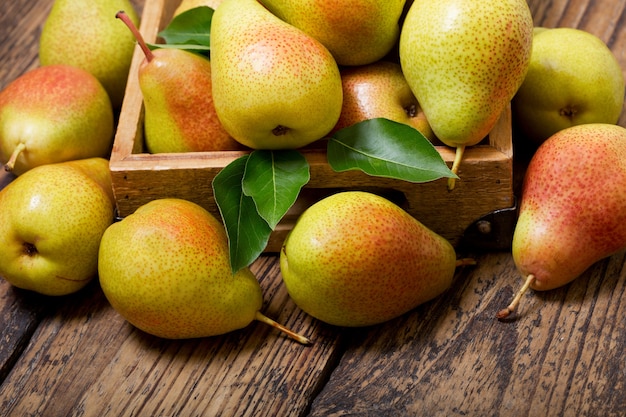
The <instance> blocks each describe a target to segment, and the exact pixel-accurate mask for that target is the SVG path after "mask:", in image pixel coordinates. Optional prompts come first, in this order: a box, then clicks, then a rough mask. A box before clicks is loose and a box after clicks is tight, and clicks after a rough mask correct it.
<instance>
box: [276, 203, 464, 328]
mask: <svg viewBox="0 0 626 417" xmlns="http://www.w3.org/2000/svg"><path fill="white" fill-rule="evenodd" d="M456 267H457V259H456V253H455V250H454V248H453V247H452V245H451V244H450V242H448V241H447V240H446V239H444V238H443V237H441V236H439V235H438V234H436V233H434V232H433V231H431V230H430V229H428V228H427V227H425V226H424V225H423V224H422V223H420V222H419V221H417V220H416V219H414V218H413V217H411V216H410V215H409V214H408V213H407V212H406V211H404V210H402V209H401V208H400V207H399V206H397V205H396V204H394V203H392V202H391V201H389V200H387V199H385V198H383V197H381V196H378V195H376V194H373V193H369V192H362V191H345V192H340V193H337V194H333V195H331V196H329V197H326V198H324V199H322V200H320V201H319V202H317V203H315V204H313V205H312V206H310V207H309V208H308V209H307V210H305V211H304V212H303V213H302V215H301V216H300V217H299V218H298V220H297V222H296V224H295V225H294V227H293V229H292V230H291V232H290V233H289V235H288V236H287V238H286V239H285V242H284V244H283V247H282V249H281V252H280V270H281V274H282V279H283V281H284V283H285V286H286V288H287V291H288V292H289V295H290V297H291V298H292V299H293V301H294V302H295V303H296V305H298V306H299V307H300V308H301V309H302V310H303V311H305V312H306V313H308V314H310V315H311V316H313V317H315V318H317V319H319V320H322V321H324V322H326V323H329V324H333V325H337V326H348V327H359V326H368V325H373V324H378V323H382V322H385V321H388V320H391V319H393V318H395V317H398V316H400V315H402V314H404V313H406V312H408V311H410V310H412V309H413V308H415V307H417V306H418V305H420V304H422V303H424V302H426V301H428V300H431V299H433V298H435V297H436V296H438V295H440V294H441V293H443V292H444V291H445V290H446V289H447V288H448V287H449V286H450V284H451V283H452V279H453V277H454V272H455V269H456Z"/></svg>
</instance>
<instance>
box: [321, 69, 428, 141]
mask: <svg viewBox="0 0 626 417" xmlns="http://www.w3.org/2000/svg"><path fill="white" fill-rule="evenodd" d="M341 82H342V85H343V106H342V108H341V115H340V116H339V120H338V121H337V124H336V125H335V127H334V128H333V131H336V130H339V129H342V128H344V127H348V126H352V125H353V124H355V123H358V122H361V121H363V120H368V119H373V118H377V117H384V118H386V119H389V120H393V121H396V122H398V123H404V124H407V125H409V126H411V127H414V128H415V129H417V130H418V131H419V132H420V133H421V134H422V135H424V136H425V137H426V138H428V139H429V140H431V141H432V140H434V139H435V136H434V134H433V130H432V129H431V128H430V125H429V124H428V120H426V116H425V115H424V112H423V111H422V108H421V107H420V105H419V103H418V102H417V99H416V98H415V95H413V92H412V91H411V88H410V87H409V84H408V83H407V82H406V79H405V78H404V75H403V74H402V68H401V67H400V64H398V63H395V62H391V61H377V62H374V63H372V64H367V65H359V66H357V67H345V68H343V69H342V70H341Z"/></svg>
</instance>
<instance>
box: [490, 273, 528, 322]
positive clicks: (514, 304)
mask: <svg viewBox="0 0 626 417" xmlns="http://www.w3.org/2000/svg"><path fill="white" fill-rule="evenodd" d="M534 281H535V276H534V275H533V274H528V276H527V277H526V281H524V285H522V288H520V289H519V291H518V292H517V294H516V295H515V297H514V298H513V301H511V304H509V305H508V307H506V308H503V309H502V310H500V311H498V314H496V317H497V318H499V319H505V318H507V317H508V316H509V315H510V314H511V313H513V312H514V311H515V310H516V309H517V306H518V305H519V303H520V300H521V299H522V296H523V295H524V294H525V293H526V291H528V288H530V285H531V284H532V283H533V282H534Z"/></svg>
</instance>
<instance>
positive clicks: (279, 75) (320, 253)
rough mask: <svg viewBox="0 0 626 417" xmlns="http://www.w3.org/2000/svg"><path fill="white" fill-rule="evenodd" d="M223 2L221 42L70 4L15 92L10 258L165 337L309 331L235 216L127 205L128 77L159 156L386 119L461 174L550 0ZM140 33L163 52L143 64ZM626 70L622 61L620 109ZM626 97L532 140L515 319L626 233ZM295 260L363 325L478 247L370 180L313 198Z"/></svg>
mask: <svg viewBox="0 0 626 417" xmlns="http://www.w3.org/2000/svg"><path fill="white" fill-rule="evenodd" d="M205 6H208V7H211V8H213V9H214V10H215V11H214V14H213V17H212V22H211V29H210V38H211V51H210V56H209V57H206V56H202V55H199V54H197V53H194V52H190V51H188V50H184V49H180V48H159V49H153V48H151V47H150V46H149V45H148V44H147V43H146V42H145V41H144V39H143V36H142V34H141V33H140V31H139V30H138V29H137V26H138V23H139V19H138V16H137V14H136V12H135V11H134V10H133V7H132V5H131V4H130V3H129V2H128V0H114V1H104V0H95V1H93V2H90V3H84V2H77V1H75V0H56V1H55V4H54V6H53V8H52V10H51V12H50V15H49V17H48V19H47V21H46V23H45V25H44V27H43V30H42V36H41V45H40V62H41V64H42V65H41V66H40V67H39V68H37V69H35V70H33V71H30V72H28V73H26V74H24V75H23V76H22V77H20V78H19V79H17V80H15V81H14V82H12V83H11V84H9V85H8V86H7V88H6V89H5V90H4V91H2V92H0V160H1V161H2V163H3V164H4V165H5V167H6V169H7V170H12V171H13V173H14V175H15V176H16V179H15V180H14V181H13V182H12V183H11V184H9V185H8V186H7V187H5V188H4V189H3V190H1V191H0V205H2V210H0V243H2V246H3V247H6V248H9V250H6V251H3V252H2V253H1V254H0V275H2V276H3V277H4V278H6V279H7V280H8V281H9V282H11V283H12V284H14V285H15V286H16V287H20V288H24V289H27V290H32V291H37V292H41V293H44V294H48V295H65V294H69V293H72V292H76V291H78V290H80V289H81V288H83V287H84V286H85V285H86V284H87V283H88V282H90V281H91V279H92V278H94V277H95V276H97V277H98V280H99V284H100V286H101V288H102V291H103V292H104V295H105V296H106V298H107V299H108V300H109V302H110V303H111V305H112V306H113V308H115V309H116V310H117V311H118V312H119V313H120V315H122V316H123V317H124V318H125V319H126V320H127V321H128V322H129V323H131V324H132V325H134V326H135V327H137V328H138V329H140V330H142V331H144V332H147V333H149V334H153V335H156V336H158V337H163V338H172V339H181V338H196V337H206V336H213V335H219V334H224V333H228V332H232V331H235V330H238V329H242V328H244V327H246V326H248V325H249V324H250V323H252V322H253V321H261V322H264V323H266V324H269V325H271V326H273V327H275V328H277V329H279V330H280V331H282V332H284V333H285V334H286V335H287V336H289V337H291V338H293V339H295V340H297V341H298V342H300V343H302V344H310V343H311V340H310V339H309V338H307V337H305V336H302V335H300V334H298V333H296V332H294V331H292V330H290V329H287V328H285V327H284V326H282V325H280V324H279V323H277V322H275V321H274V320H272V319H270V318H268V317H266V316H265V315H264V314H263V313H261V310H262V307H263V294H262V290H261V287H260V285H259V282H258V281H257V279H256V277H255V276H254V274H253V273H252V272H251V270H250V269H249V268H248V267H245V268H241V269H239V270H237V271H233V270H232V269H231V264H230V262H229V248H228V238H227V235H226V233H225V229H224V226H223V224H222V222H220V220H219V219H217V218H216V217H214V216H213V215H211V214H210V213H209V212H207V211H206V210H205V209H204V208H202V207H201V206H199V205H197V204H195V203H192V202H190V201H185V200H180V199H158V200H154V201H151V202H150V203H147V204H145V205H144V206H142V207H140V208H139V209H137V210H136V211H135V212H134V213H133V214H131V215H129V216H127V217H126V218H124V219H121V220H119V221H114V207H115V201H114V198H113V193H112V185H111V178H110V172H109V170H108V164H107V156H108V155H109V152H110V149H111V146H112V137H113V132H114V127H115V116H116V115H117V114H118V112H119V111H120V109H121V103H122V100H123V95H124V89H125V85H126V80H127V79H128V77H129V76H131V77H134V76H137V77H138V79H139V84H140V87H141V91H142V94H143V102H144V110H145V118H144V133H145V138H144V139H145V145H146V148H147V150H148V151H149V152H151V153H163V152H204V151H221V150H242V149H243V150H245V149H268V150H280V149H300V148H303V147H306V146H308V145H310V144H312V143H314V142H315V141H318V140H321V139H324V138H325V137H327V136H328V135H330V134H332V132H334V131H336V130H337V129H340V128H342V127H345V126H349V125H351V124H354V123H357V122H359V121H362V120H366V119H370V118H375V117H386V118H390V119H392V120H396V121H400V122H402V123H406V124H408V125H411V126H413V127H415V128H416V129H418V130H420V131H421V132H423V134H424V135H425V136H426V137H428V138H429V139H431V140H433V141H435V140H438V141H440V142H442V143H443V144H445V145H447V146H450V147H452V148H455V152H456V159H455V161H454V163H453V166H452V169H453V171H454V172H455V173H456V172H459V171H460V169H461V162H462V158H463V154H464V151H465V148H466V147H469V146H474V145H476V144H479V143H480V142H481V141H482V140H483V139H484V138H485V137H486V136H487V135H488V133H489V132H490V131H491V129H492V128H493V126H494V125H495V123H496V121H497V120H498V118H499V117H500V115H501V113H502V112H503V111H504V110H505V109H506V107H507V106H509V104H510V103H511V101H512V100H514V98H515V97H516V94H517V93H518V91H519V90H520V88H521V86H522V85H523V83H524V82H525V80H526V76H527V74H528V71H529V69H535V68H536V66H535V65H534V64H533V60H532V51H533V48H532V46H533V35H534V32H535V34H536V30H534V29H533V22H532V17H531V14H530V10H529V8H528V5H527V3H526V2H525V1H524V0H491V1H480V2H479V1H475V0H440V1H432V0H413V1H411V2H406V1H404V0H390V1H386V2H385V1H377V0H362V1H361V5H360V8H359V10H358V12H355V10H354V6H352V5H350V4H349V3H348V2H345V3H342V2H320V1H313V0H298V1H297V0H260V1H257V0H183V2H181V4H180V6H179V7H178V8H177V10H176V12H175V15H180V14H182V13H193V10H194V8H197V7H205ZM76 16H80V18H77V17H76ZM329 16H330V17H329ZM333 16H334V17H336V16H342V18H343V19H342V20H341V21H339V20H338V19H335V18H332V17H333ZM86 20H87V21H86ZM338 22H339V23H338ZM547 38H548V37H546V38H545V39H547ZM137 45H138V46H139V47H140V48H141V50H142V51H143V54H144V56H145V58H144V61H143V62H142V64H141V66H140V67H139V70H138V73H137V74H129V73H128V71H129V67H130V60H131V57H132V54H133V51H134V49H135V47H136V46H137ZM94 56H97V57H98V59H97V60H96V59H94V58H93V57H94ZM531 64H533V65H531ZM613 69H614V66H613ZM533 75H534V74H533ZM620 89H621V90H620ZM623 89H624V84H623V79H622V80H621V82H616V83H615V85H614V88H613V90H617V93H618V94H616V95H617V96H619V93H620V92H621V94H622V95H621V96H619V97H620V98H619V100H613V101H614V102H615V103H613V106H614V107H615V106H616V105H617V104H619V110H620V112H621V104H622V103H621V101H620V100H622V98H623ZM522 104H523V103H522ZM520 107H522V106H520ZM616 114H619V112H611V116H610V117H611V122H609V123H586V121H587V119H584V120H585V123H580V124H579V125H577V126H572V127H568V128H565V129H560V130H559V131H558V132H556V133H554V134H553V135H551V136H550V137H549V138H548V139H547V140H545V142H542V143H541V144H540V145H539V147H538V149H537V151H536V153H535V154H534V155H533V158H532V160H531V163H530V165H529V167H528V171H527V173H526V177H525V180H524V187H523V191H522V195H521V200H520V217H519V221H518V223H517V225H516V228H515V234H514V237H513V246H512V254H513V259H514V261H515V264H516V265H517V267H518V268H519V269H520V272H521V274H522V275H523V277H524V283H523V286H522V287H521V289H520V290H519V292H518V293H517V295H516V296H515V298H514V299H513V301H512V302H511V304H510V305H509V306H508V307H506V308H505V309H503V310H502V311H500V312H498V317H500V318H505V317H507V316H508V315H510V314H511V313H512V312H513V311H515V310H516V309H517V307H518V304H519V303H520V300H521V297H522V295H523V294H524V293H525V292H526V291H527V290H528V289H529V288H532V289H535V290H549V289H553V288H557V287H559V286H562V285H565V284H567V283H568V282H571V281H572V280H573V279H575V278H576V277H578V276H579V275H581V274H582V273H583V272H584V270H585V269H586V268H588V267H589V266H590V265H592V264H593V263H594V262H596V261H598V260H600V259H602V258H604V257H607V256H610V255H611V254H614V253H616V252H617V251H620V250H623V249H624V248H626V221H625V220H626V194H624V193H623V189H624V187H625V186H626V129H624V128H622V127H620V126H617V125H616V124H613V123H612V122H613V121H615V122H616V120H613V119H615V115H616ZM461 179H462V176H461ZM598 182H601V183H602V186H601V187H598V186H597V183H598ZM448 186H449V188H450V189H453V188H454V186H455V183H454V182H453V181H450V182H449V184H448ZM35 200H36V201H39V202H42V203H41V204H39V205H35V204H31V203H32V201H35ZM28 210H31V212H29V216H28V217H25V216H24V215H22V214H23V213H24V212H27V211H28ZM25 219H27V220H30V221H26V220H25ZM16 237H19V239H17V238H16ZM279 258H280V270H281V276H282V279H283V282H284V284H285V287H286V288H287V291H288V293H289V295H290V297H291V299H292V300H293V301H294V303H295V304H296V305H297V306H298V307H299V308H301V309H302V310H303V311H305V312H306V313H308V314H309V315H311V316H312V317H314V318H316V319H318V320H321V321H324V322H326V323H329V324H331V325H335V326H345V327H362V326H371V325H376V324H380V323H384V322H387V321H389V320H392V319H394V318H397V317H399V316H401V315H404V314H406V313H407V312H409V311H411V310H413V309H415V308H416V307H417V306H419V305H422V304H424V303H426V302H428V301H430V300H433V299H434V298H436V297H438V296H440V295H441V294H443V293H444V292H445V291H446V290H447V289H448V288H450V286H451V285H452V284H453V282H454V276H455V273H456V271H457V269H458V268H459V267H461V266H465V265H472V264H473V263H474V261H473V260H472V259H464V258H460V257H458V256H457V253H456V251H455V248H454V247H453V246H452V245H451V244H450V242H448V241H447V240H446V239H444V238H443V237H441V236H440V235H438V234H437V233H435V232H433V231H432V230H430V229H429V228H428V227H427V226H425V225H424V224H422V223H421V222H420V221H419V220H418V219H415V218H413V217H411V216H410V215H409V214H408V213H407V212H406V211H405V210H403V208H402V207H401V206H399V205H397V204H396V203H394V202H392V201H391V200H389V199H387V198H384V197H382V196H379V195H376V194H374V193H371V192H364V191H339V192H337V193H335V194H333V195H330V196H327V197H325V198H323V199H321V200H320V201H319V202H317V203H315V204H313V205H312V206H310V207H309V208H308V209H307V210H306V211H304V212H303V213H302V214H301V216H300V218H299V219H298V221H297V223H296V224H295V226H294V228H293V230H292V231H291V232H290V233H289V235H288V236H287V238H286V239H285V241H284V244H283V246H282V249H281V251H280V254H279ZM77 259H82V260H83V261H77Z"/></svg>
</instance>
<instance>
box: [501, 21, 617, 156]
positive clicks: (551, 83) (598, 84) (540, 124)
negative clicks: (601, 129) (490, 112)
mask: <svg viewBox="0 0 626 417" xmlns="http://www.w3.org/2000/svg"><path fill="white" fill-rule="evenodd" d="M623 105H624V76H623V74H622V69H621V66H620V64H619V62H618V61H617V59H616V57H615V55H614V54H613V52H612V51H611V50H610V49H609V48H608V46H607V45H606V44H605V43H604V42H603V41H602V40H601V39H600V38H598V37H597V36H595V35H593V34H592V33H589V32H586V31H584V30H581V29H574V28H554V29H545V28H544V29H540V30H537V28H535V36H534V39H533V50H532V55H531V60H530V67H529V69H528V73H527V74H526V78H525V79H524V82H523V83H522V85H521V86H520V88H519V90H518V91H517V94H516V95H515V97H514V98H513V101H512V110H513V115H514V117H515V119H516V123H517V125H518V126H519V127H520V128H521V130H522V131H523V133H524V134H525V136H526V137H527V138H528V139H530V140H531V141H532V142H534V143H536V144H539V143H541V142H543V141H544V140H546V139H547V138H548V137H550V136H552V135H553V134H554V133H556V132H558V131H559V130H562V129H565V128H566V127H570V126H574V125H579V124H588V123H610V124H616V123H617V121H618V119H619V117H620V114H621V112H622V106H623Z"/></svg>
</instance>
